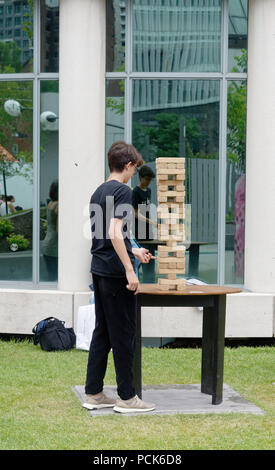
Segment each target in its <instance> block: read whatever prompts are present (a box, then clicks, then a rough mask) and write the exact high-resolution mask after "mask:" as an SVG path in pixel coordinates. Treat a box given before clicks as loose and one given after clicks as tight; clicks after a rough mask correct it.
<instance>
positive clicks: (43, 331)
mask: <svg viewBox="0 0 275 470" xmlns="http://www.w3.org/2000/svg"><path fill="white" fill-rule="evenodd" d="M64 324H65V322H64V321H61V320H58V318H54V317H48V318H45V319H44V320H41V321H40V322H38V323H37V324H36V325H35V326H34V327H33V329H32V332H33V333H34V338H33V342H34V344H35V345H36V344H38V343H40V346H41V349H43V350H44V351H63V350H66V349H71V348H73V347H74V345H75V342H76V336H75V333H74V330H73V328H66V327H65V325H64Z"/></svg>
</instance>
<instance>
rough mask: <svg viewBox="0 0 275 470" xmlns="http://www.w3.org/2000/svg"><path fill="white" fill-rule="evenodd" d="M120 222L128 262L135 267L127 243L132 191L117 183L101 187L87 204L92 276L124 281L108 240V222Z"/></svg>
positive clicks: (123, 270)
mask: <svg viewBox="0 0 275 470" xmlns="http://www.w3.org/2000/svg"><path fill="white" fill-rule="evenodd" d="M114 217H115V218H118V219H123V220H124V223H123V226H122V234H123V237H124V242H125V245H126V249H127V252H128V255H129V257H130V260H131V262H132V264H133V267H134V262H135V256H134V255H133V253H132V245H131V242H130V239H129V237H130V230H131V222H132V220H133V207H132V191H131V189H130V188H129V186H127V185H126V184H123V183H120V182H119V181H117V180H110V181H106V182H105V183H102V184H101V185H100V186H99V187H98V188H97V189H96V191H95V192H94V193H93V195H92V197H91V200H90V220H91V230H92V247H91V253H92V255H93V256H92V263H91V272H92V273H94V274H99V275H100V276H108V277H124V276H125V268H124V266H123V264H122V262H121V261H120V258H119V256H118V255H117V253H116V251H115V249H114V247H113V244H112V242H111V239H110V237H109V234H108V232H109V226H110V219H111V218H114Z"/></svg>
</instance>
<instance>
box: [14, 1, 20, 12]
mask: <svg viewBox="0 0 275 470" xmlns="http://www.w3.org/2000/svg"><path fill="white" fill-rule="evenodd" d="M14 13H17V14H19V13H21V5H20V3H15V5H14Z"/></svg>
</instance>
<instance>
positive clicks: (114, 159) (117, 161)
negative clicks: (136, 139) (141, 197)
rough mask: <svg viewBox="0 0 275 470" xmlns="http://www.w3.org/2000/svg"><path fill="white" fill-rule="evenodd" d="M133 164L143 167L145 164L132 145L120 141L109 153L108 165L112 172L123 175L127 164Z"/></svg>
mask: <svg viewBox="0 0 275 470" xmlns="http://www.w3.org/2000/svg"><path fill="white" fill-rule="evenodd" d="M129 162H131V163H133V164H135V165H136V166H141V165H142V163H143V159H142V156H141V155H140V153H139V152H138V151H137V149H136V148H135V147H134V146H133V145H132V144H126V142H124V141H122V140H120V141H118V142H114V143H113V145H111V147H110V149H109V152H108V163H109V168H110V171H111V172H112V171H118V172H119V173H121V172H122V171H123V170H124V167H125V165H127V163H129Z"/></svg>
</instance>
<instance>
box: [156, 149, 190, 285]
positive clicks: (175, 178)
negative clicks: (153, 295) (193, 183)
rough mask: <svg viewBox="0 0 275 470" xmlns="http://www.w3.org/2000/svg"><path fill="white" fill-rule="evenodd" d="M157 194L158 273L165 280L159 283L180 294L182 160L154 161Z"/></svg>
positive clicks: (183, 270)
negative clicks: (159, 241) (160, 243)
mask: <svg viewBox="0 0 275 470" xmlns="http://www.w3.org/2000/svg"><path fill="white" fill-rule="evenodd" d="M156 170H157V190H158V220H159V223H158V239H159V240H161V241H165V242H166V244H165V245H158V273H159V274H165V275H166V277H165V278H159V279H158V286H159V288H160V289H163V290H166V289H167V290H171V289H173V290H181V289H183V288H184V287H185V285H186V281H185V279H183V278H178V277H177V275H178V274H185V247H184V246H183V245H179V242H183V241H184V240H185V232H184V223H183V222H184V218H185V209H184V198H185V186H184V182H185V159H184V158H157V159H156Z"/></svg>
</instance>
